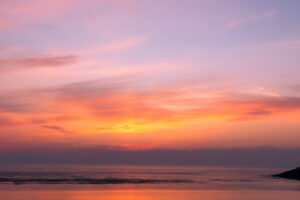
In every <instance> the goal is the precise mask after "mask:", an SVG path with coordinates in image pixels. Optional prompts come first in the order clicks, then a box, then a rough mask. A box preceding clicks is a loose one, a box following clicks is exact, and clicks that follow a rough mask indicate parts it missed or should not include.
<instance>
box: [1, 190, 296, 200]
mask: <svg viewBox="0 0 300 200" xmlns="http://www.w3.org/2000/svg"><path fill="white" fill-rule="evenodd" d="M299 196H300V193H299V192H297V191H280V192H279V191H254V190H253V191H251V190H249V191H243V190H241V191H222V190H217V191H215V190H203V191H189V190H121V191H114V190H111V191H1V192H0V199H2V198H3V199H5V200H54V199H59V200H253V199H255V200H266V199H272V200H284V199H289V200H299Z"/></svg>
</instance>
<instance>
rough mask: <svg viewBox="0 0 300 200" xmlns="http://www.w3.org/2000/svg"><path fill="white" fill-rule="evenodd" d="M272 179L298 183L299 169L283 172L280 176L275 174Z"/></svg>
mask: <svg viewBox="0 0 300 200" xmlns="http://www.w3.org/2000/svg"><path fill="white" fill-rule="evenodd" d="M273 177H280V178H288V179H294V180H299V181H300V167H297V168H296V169H293V170H290V171H286V172H283V173H281V174H275V175H273Z"/></svg>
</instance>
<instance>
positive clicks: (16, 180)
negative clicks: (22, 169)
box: [0, 178, 193, 185]
mask: <svg viewBox="0 0 300 200" xmlns="http://www.w3.org/2000/svg"><path fill="white" fill-rule="evenodd" d="M185 182H193V181H191V180H182V179H169V180H160V179H129V178H104V179H89V178H75V179H68V178H57V179H48V178H0V183H13V184H15V185H19V184H147V183H185Z"/></svg>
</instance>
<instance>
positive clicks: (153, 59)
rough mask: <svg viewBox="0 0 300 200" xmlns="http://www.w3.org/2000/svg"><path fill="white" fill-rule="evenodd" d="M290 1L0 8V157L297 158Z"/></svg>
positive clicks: (298, 19) (78, 0)
mask: <svg viewBox="0 0 300 200" xmlns="http://www.w3.org/2000/svg"><path fill="white" fill-rule="evenodd" d="M299 8H300V1H298V0H286V1H283V0H278V1H276V0H248V1H247V0H240V1H238V0H226V1H221V0H201V1H200V0H110V1H109V0H107V1H105V0H9V1H8V0H0V16H1V17H0V150H1V151H14V150H16V149H23V148H29V147H39V146H43V147H47V148H49V149H56V148H62V147H63V148H67V147H76V148H83V147H96V146H101V147H105V148H108V149H110V148H112V149H113V148H124V149H130V150H140V149H157V148H159V149H198V148H236V147H245V148H252V147H274V148H300V65H299V63H300V26H299V24H300V12H299Z"/></svg>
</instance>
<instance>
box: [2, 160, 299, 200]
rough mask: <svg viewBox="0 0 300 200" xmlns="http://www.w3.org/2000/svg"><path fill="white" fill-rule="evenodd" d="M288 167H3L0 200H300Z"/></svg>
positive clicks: (297, 185)
mask: <svg viewBox="0 0 300 200" xmlns="http://www.w3.org/2000/svg"><path fill="white" fill-rule="evenodd" d="M286 170H287V169H278V168H276V169H271V168H228V167H226V168H221V167H195V166H192V167H189V166H177V167H174V166H101V165H88V166H86V165H2V166H0V200H154V199H155V200H299V199H300V181H296V180H288V179H282V178H274V177H272V176H271V175H272V174H276V173H280V172H283V171H286Z"/></svg>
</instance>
